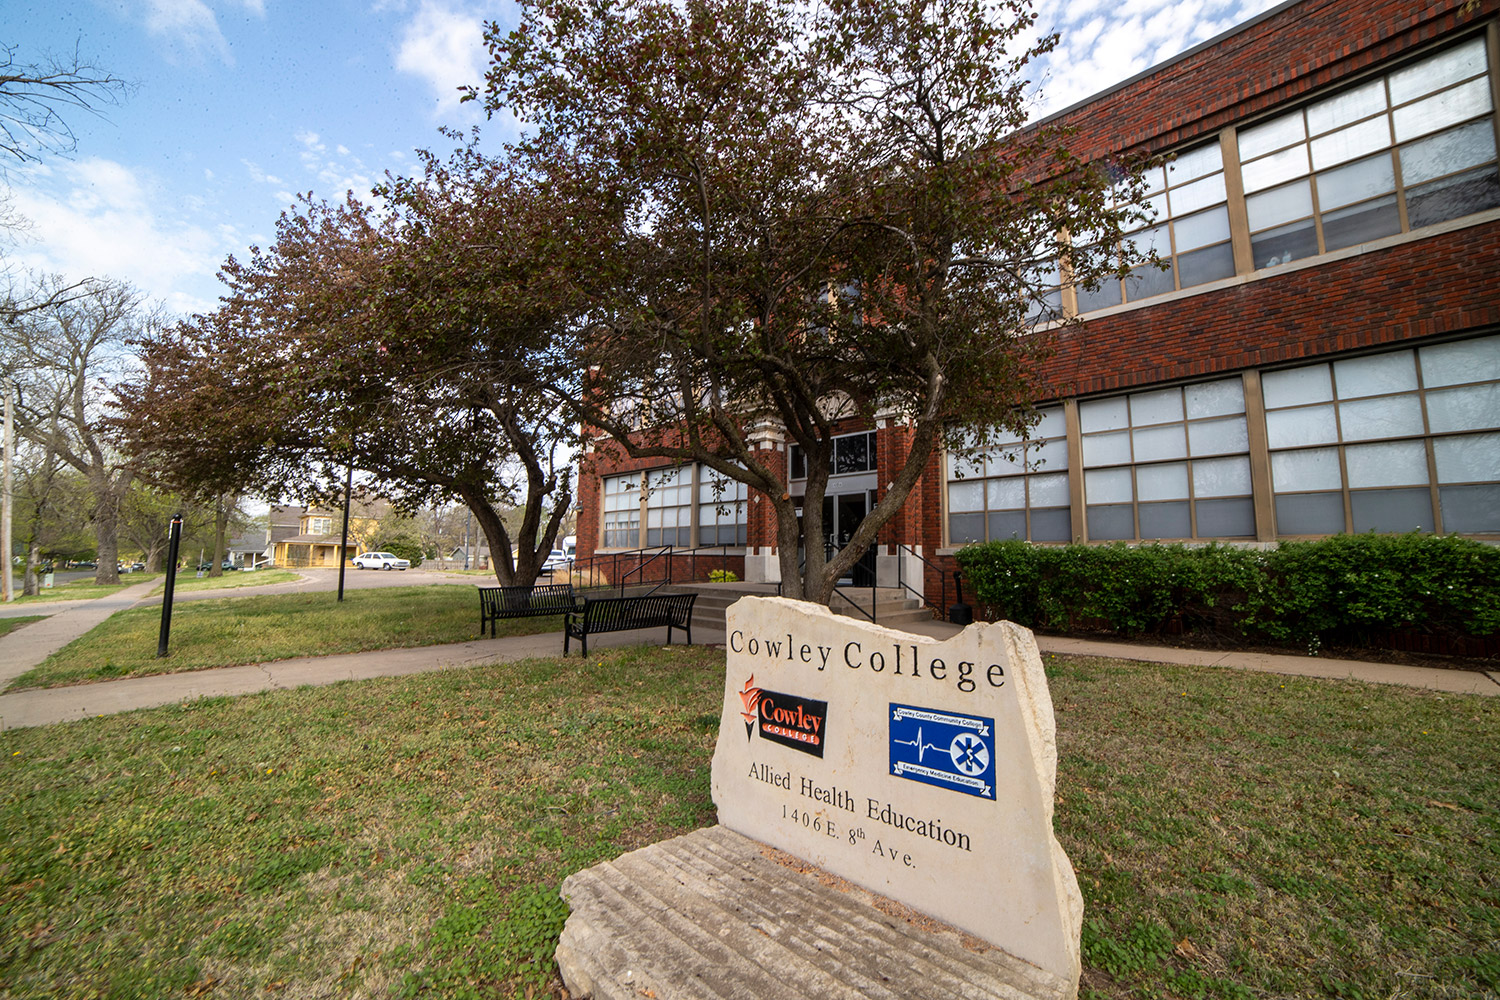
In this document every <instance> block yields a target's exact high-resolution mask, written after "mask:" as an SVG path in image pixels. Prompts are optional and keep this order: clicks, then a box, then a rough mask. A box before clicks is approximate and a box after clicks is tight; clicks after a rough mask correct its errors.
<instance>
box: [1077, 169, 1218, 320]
mask: <svg viewBox="0 0 1500 1000" xmlns="http://www.w3.org/2000/svg"><path fill="white" fill-rule="evenodd" d="M1144 179H1145V182H1146V193H1145V201H1144V202H1143V203H1142V204H1141V206H1140V207H1142V208H1143V209H1144V210H1145V211H1146V212H1147V214H1149V215H1151V216H1152V218H1153V220H1154V221H1152V222H1151V223H1150V224H1148V225H1146V226H1143V227H1140V228H1137V229H1135V230H1134V231H1133V232H1130V233H1127V234H1126V236H1125V245H1126V247H1127V248H1128V249H1133V250H1135V251H1136V253H1137V254H1139V255H1145V254H1147V253H1149V252H1150V251H1152V250H1154V251H1156V254H1157V256H1158V257H1159V258H1160V259H1161V260H1162V262H1164V263H1165V264H1167V269H1166V270H1162V269H1161V268H1159V267H1156V266H1153V265H1147V264H1142V265H1140V266H1138V267H1136V268H1134V269H1133V270H1132V271H1131V272H1130V274H1128V275H1127V276H1126V277H1125V279H1124V280H1123V281H1121V280H1117V279H1113V278H1111V279H1107V280H1106V281H1104V282H1103V283H1102V284H1101V285H1100V286H1099V287H1098V288H1097V289H1093V290H1092V291H1091V290H1089V289H1086V288H1079V289H1078V311H1079V312H1080V313H1086V312H1092V311H1093V310H1095V309H1103V308H1106V307H1108V306H1117V305H1119V304H1120V303H1122V302H1134V301H1138V300H1140V299H1146V298H1150V297H1151V296H1153V295H1162V294H1164V293H1166V292H1171V291H1176V290H1177V289H1180V288H1191V287H1192V286H1194V285H1201V284H1204V283H1205V282H1209V281H1215V280H1217V279H1219V278H1228V277H1231V276H1233V274H1234V248H1233V246H1232V245H1231V243H1230V233H1229V208H1228V205H1227V202H1226V195H1225V188H1224V158H1223V156H1222V154H1221V153H1220V151H1219V144H1218V143H1217V142H1213V143H1209V144H1208V145H1206V146H1199V147H1197V148H1196V149H1190V150H1188V151H1187V152H1184V153H1180V154H1177V155H1175V156H1173V157H1171V158H1170V159H1169V160H1168V162H1167V163H1165V164H1163V165H1160V166H1155V167H1152V168H1150V169H1149V170H1147V171H1146V173H1145V176H1144ZM1135 255H1136V254H1132V256H1135Z"/></svg>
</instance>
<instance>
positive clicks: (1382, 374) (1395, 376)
mask: <svg viewBox="0 0 1500 1000" xmlns="http://www.w3.org/2000/svg"><path fill="white" fill-rule="evenodd" d="M1333 380H1334V383H1335V384H1336V385H1337V386H1338V394H1339V399H1357V398H1359V397H1360V396H1380V395H1384V394H1386V393H1391V392H1411V391H1412V390H1414V389H1415V388H1416V387H1417V361H1416V355H1415V354H1413V353H1412V352H1411V351H1393V352H1390V353H1387V354H1372V355H1369V356H1368V357H1363V358H1346V359H1344V360H1343V361H1335V362H1334V363H1333Z"/></svg>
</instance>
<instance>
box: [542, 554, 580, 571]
mask: <svg viewBox="0 0 1500 1000" xmlns="http://www.w3.org/2000/svg"><path fill="white" fill-rule="evenodd" d="M572 561H573V560H571V559H569V558H568V554H567V553H566V552H564V551H563V550H562V549H553V550H552V551H551V552H549V553H547V561H546V562H544V563H542V572H543V573H550V572H552V571H553V570H556V569H567V568H568V564H569V563H571V562H572Z"/></svg>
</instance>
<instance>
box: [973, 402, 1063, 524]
mask: <svg viewBox="0 0 1500 1000" xmlns="http://www.w3.org/2000/svg"><path fill="white" fill-rule="evenodd" d="M1072 536H1073V528H1072V520H1071V516H1070V513H1069V501H1068V437H1067V423H1066V417H1065V415H1064V412H1063V408H1062V407H1060V406H1054V407H1049V408H1047V409H1044V410H1042V411H1041V419H1040V421H1038V423H1037V425H1036V427H1035V428H1033V429H1032V432H1031V437H1030V438H1029V439H1027V440H1021V439H1015V440H1011V441H1003V442H1000V443H999V444H997V445H996V447H994V448H990V449H988V450H986V451H985V452H984V453H983V454H981V455H978V456H975V457H973V458H968V459H965V458H960V457H958V456H956V455H949V456H948V538H949V542H950V544H953V545H963V544H966V543H968V542H983V541H1004V540H1005V539H1008V538H1023V539H1028V540H1030V541H1033V542H1066V541H1069V540H1070V539H1071V538H1072Z"/></svg>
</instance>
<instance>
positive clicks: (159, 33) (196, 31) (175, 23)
mask: <svg viewBox="0 0 1500 1000" xmlns="http://www.w3.org/2000/svg"><path fill="white" fill-rule="evenodd" d="M131 2H132V3H133V4H135V5H137V6H139V7H141V8H143V11H144V15H145V16H144V22H145V26H146V30H147V31H148V32H149V33H151V34H152V35H155V36H156V37H158V38H160V39H161V40H162V41H163V42H164V43H165V44H166V46H167V53H168V58H169V59H172V60H173V61H176V59H177V58H179V57H181V56H184V55H185V56H187V57H188V58H190V59H194V60H198V59H202V58H204V56H205V55H213V56H216V57H217V58H218V59H220V60H222V61H223V62H225V63H227V64H229V65H233V64H234V55H233V53H231V52H230V50H229V41H228V40H227V39H226V38H225V37H224V32H223V31H222V30H221V29H220V28H219V18H218V15H217V14H215V13H214V8H213V7H212V6H210V5H209V4H208V3H207V2H206V0H131ZM218 6H220V7H224V6H231V7H242V8H244V9H245V10H247V11H249V12H250V13H251V14H254V15H255V16H257V17H265V16H266V8H265V3H264V0H218Z"/></svg>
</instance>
